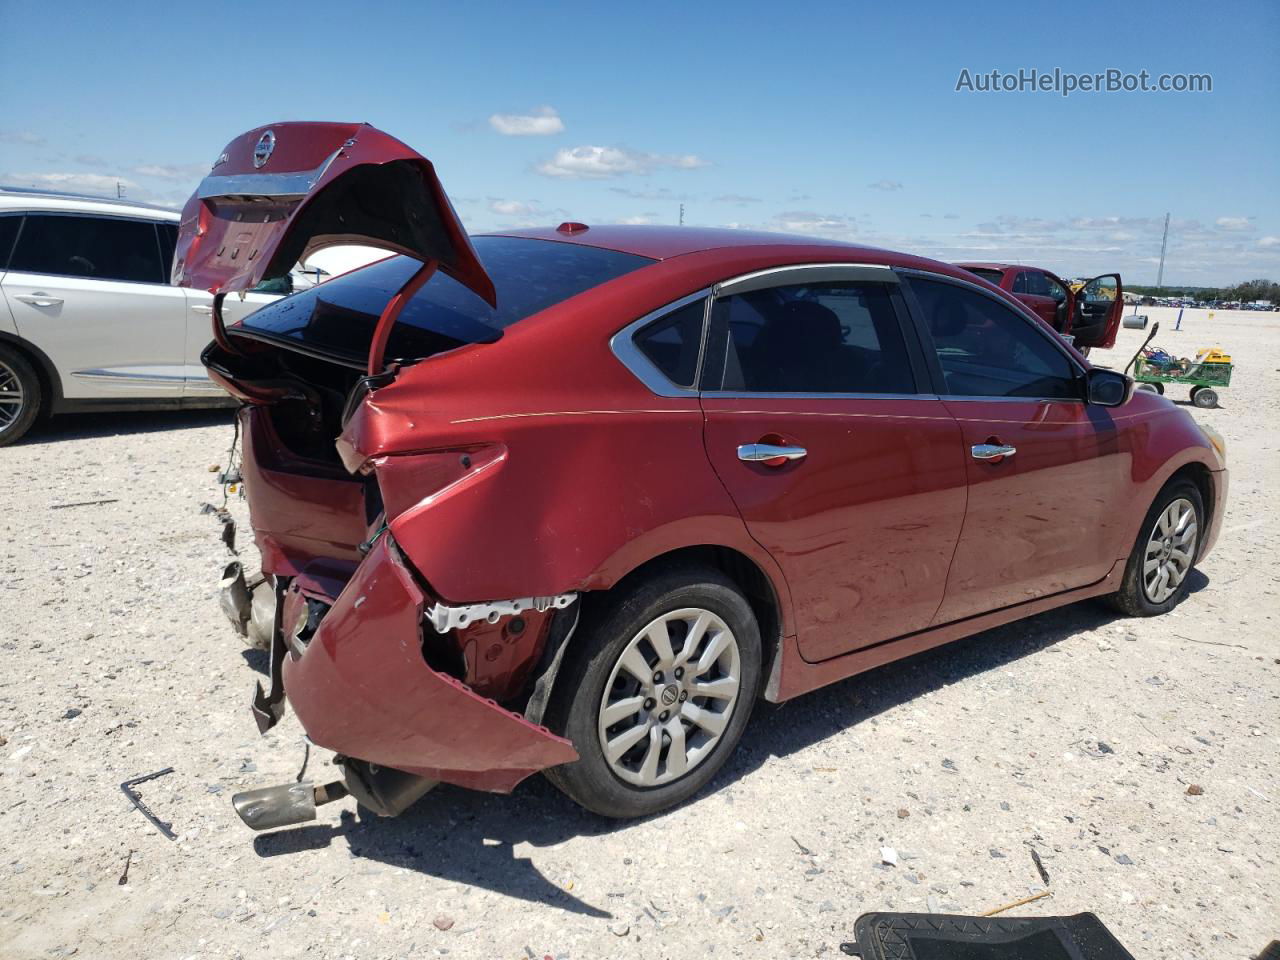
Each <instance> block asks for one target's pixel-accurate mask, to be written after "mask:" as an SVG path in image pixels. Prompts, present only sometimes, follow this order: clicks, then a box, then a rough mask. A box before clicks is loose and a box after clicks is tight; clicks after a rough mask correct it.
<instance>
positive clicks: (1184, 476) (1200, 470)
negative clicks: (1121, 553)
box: [1152, 460, 1216, 559]
mask: <svg viewBox="0 0 1280 960" xmlns="http://www.w3.org/2000/svg"><path fill="white" fill-rule="evenodd" d="M1182 480H1190V481H1191V482H1192V483H1193V484H1195V487H1196V489H1197V490H1199V491H1200V499H1201V502H1202V503H1203V504H1204V517H1203V518H1202V520H1203V522H1204V525H1205V528H1206V529H1205V533H1204V535H1203V536H1201V537H1200V542H1199V544H1198V545H1197V551H1196V555H1197V559H1199V557H1200V556H1202V555H1203V554H1204V545H1205V544H1206V543H1208V542H1209V536H1208V534H1209V531H1208V527H1209V524H1210V523H1212V522H1213V517H1214V516H1215V513H1214V508H1215V506H1216V503H1215V501H1214V497H1215V495H1216V491H1215V490H1214V486H1213V476H1212V474H1211V473H1210V471H1209V468H1208V467H1207V466H1206V465H1205V464H1204V463H1202V462H1201V461H1199V460H1192V461H1190V462H1188V463H1184V464H1183V465H1182V466H1180V467H1179V468H1178V469H1177V470H1175V471H1173V473H1172V474H1171V475H1170V476H1169V479H1168V480H1166V481H1165V482H1164V483H1163V484H1162V485H1161V486H1160V490H1161V491H1164V490H1165V489H1167V488H1168V487H1170V486H1172V485H1173V484H1175V483H1178V482H1179V481H1182ZM1156 496H1157V497H1158V496H1160V493H1157V494H1156ZM1152 502H1153V503H1154V502H1155V501H1154V500H1153V501H1152Z"/></svg>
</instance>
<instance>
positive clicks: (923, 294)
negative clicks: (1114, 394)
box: [911, 278, 1080, 399]
mask: <svg viewBox="0 0 1280 960" xmlns="http://www.w3.org/2000/svg"><path fill="white" fill-rule="evenodd" d="M911 290H912V292H913V293H914V294H915V298H916V301H917V303H918V304H919V305H920V310H921V313H922V314H923V317H924V321H925V325H926V326H927V327H928V329H929V332H930V333H931V334H932V338H933V347H934V349H935V350H936V351H937V357H938V363H939V364H940V365H941V367H942V377H943V380H944V381H945V382H946V392H947V393H948V394H949V395H951V396H961V397H1034V398H1039V399H1079V398H1080V385H1079V382H1078V380H1077V374H1076V369H1075V367H1074V365H1073V364H1072V363H1071V361H1070V360H1069V359H1068V358H1067V356H1066V354H1064V353H1063V352H1062V351H1061V350H1059V349H1058V348H1057V346H1056V345H1055V344H1054V343H1053V342H1051V340H1050V337H1049V336H1047V335H1045V334H1044V333H1042V332H1041V331H1040V330H1038V329H1037V328H1036V327H1035V326H1034V321H1032V320H1031V319H1029V318H1026V317H1023V316H1022V315H1020V314H1018V313H1017V312H1015V311H1014V310H1012V309H1010V308H1009V307H1007V306H1005V305H1004V304H1002V303H999V302H997V301H996V300H995V299H994V298H992V297H988V296H986V295H985V294H982V293H979V292H978V291H977V290H972V289H968V288H965V287H962V286H958V285H956V284H954V283H945V282H942V281H940V280H921V279H918V278H912V280H911Z"/></svg>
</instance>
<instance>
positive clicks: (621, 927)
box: [609, 923, 631, 937]
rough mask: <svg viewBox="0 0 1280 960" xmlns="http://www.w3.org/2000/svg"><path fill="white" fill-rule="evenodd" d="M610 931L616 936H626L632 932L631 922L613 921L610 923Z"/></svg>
mask: <svg viewBox="0 0 1280 960" xmlns="http://www.w3.org/2000/svg"><path fill="white" fill-rule="evenodd" d="M609 932H610V933H612V934H613V935H614V936H615V937H625V936H626V935H627V934H629V933H630V932H631V924H629V923H611V924H609Z"/></svg>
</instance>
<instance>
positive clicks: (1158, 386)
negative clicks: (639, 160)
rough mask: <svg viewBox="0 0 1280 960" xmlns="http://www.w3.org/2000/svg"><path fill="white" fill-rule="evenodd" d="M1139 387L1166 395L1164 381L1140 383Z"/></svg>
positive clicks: (1149, 391)
mask: <svg viewBox="0 0 1280 960" xmlns="http://www.w3.org/2000/svg"><path fill="white" fill-rule="evenodd" d="M1138 389H1139V390H1146V391H1147V392H1148V393H1158V394H1160V395H1161V396H1163V395H1164V384H1163V383H1140V384H1138Z"/></svg>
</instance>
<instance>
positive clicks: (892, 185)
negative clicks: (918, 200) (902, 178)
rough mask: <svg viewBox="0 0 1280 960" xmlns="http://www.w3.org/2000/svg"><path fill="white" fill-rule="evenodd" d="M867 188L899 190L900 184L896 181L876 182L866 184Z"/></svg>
mask: <svg viewBox="0 0 1280 960" xmlns="http://www.w3.org/2000/svg"><path fill="white" fill-rule="evenodd" d="M867 186H868V187H870V188H871V189H872V190H901V189H902V184H901V183H900V182H899V181H897V180H877V181H876V182H875V183H868V184H867Z"/></svg>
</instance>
